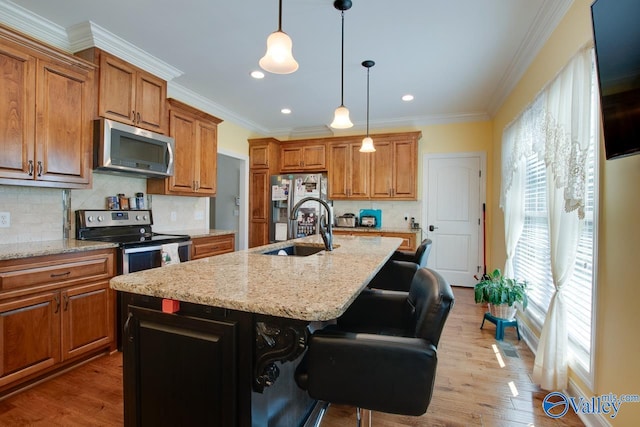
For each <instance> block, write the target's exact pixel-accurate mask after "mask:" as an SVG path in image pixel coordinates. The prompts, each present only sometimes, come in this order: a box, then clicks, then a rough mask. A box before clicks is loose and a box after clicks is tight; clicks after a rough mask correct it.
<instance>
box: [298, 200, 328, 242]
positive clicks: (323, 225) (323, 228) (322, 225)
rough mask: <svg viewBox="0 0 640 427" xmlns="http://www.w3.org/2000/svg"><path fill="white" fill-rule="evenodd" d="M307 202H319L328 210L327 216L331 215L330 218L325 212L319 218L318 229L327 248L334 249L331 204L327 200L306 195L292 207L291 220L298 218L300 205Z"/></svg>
mask: <svg viewBox="0 0 640 427" xmlns="http://www.w3.org/2000/svg"><path fill="white" fill-rule="evenodd" d="M306 202H319V203H320V204H321V205H323V206H324V207H325V209H326V210H327V216H329V218H327V217H326V216H325V214H322V215H321V216H320V218H319V220H318V229H319V230H320V236H321V237H322V241H323V242H324V248H325V250H327V251H332V250H333V228H332V225H331V206H329V204H328V203H327V202H326V201H325V200H322V199H319V198H317V197H305V198H304V199H302V200H300V201H299V202H298V203H296V205H295V206H294V207H293V209H291V215H290V216H289V219H290V220H291V221H295V220H296V219H298V210H299V209H300V206H302V205H303V204H304V203H306ZM327 219H328V220H327Z"/></svg>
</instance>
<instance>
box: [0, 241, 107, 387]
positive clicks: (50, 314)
mask: <svg viewBox="0 0 640 427" xmlns="http://www.w3.org/2000/svg"><path fill="white" fill-rule="evenodd" d="M114 275H115V253H114V250H113V249H106V250H96V251H88V252H83V253H79V254H78V253H76V254H74V253H71V254H60V255H50V256H38V257H32V258H27V259H17V260H4V261H0V342H2V346H3V354H4V356H3V357H2V358H0V394H1V393H3V392H5V391H9V390H12V389H15V388H16V387H18V386H20V385H21V384H23V383H26V382H29V381H32V380H35V379H38V378H41V377H43V376H45V375H47V374H49V373H53V372H54V371H57V370H58V369H61V368H64V367H67V366H69V365H71V364H73V363H77V362H79V361H81V360H83V359H84V358H86V357H88V356H91V355H93V354H96V353H98V352H102V351H107V350H110V349H111V350H113V349H115V339H114V337H115V334H114V332H115V330H114V327H115V301H114V297H113V291H112V290H111V289H110V288H109V279H110V278H111V277H113V276H114Z"/></svg>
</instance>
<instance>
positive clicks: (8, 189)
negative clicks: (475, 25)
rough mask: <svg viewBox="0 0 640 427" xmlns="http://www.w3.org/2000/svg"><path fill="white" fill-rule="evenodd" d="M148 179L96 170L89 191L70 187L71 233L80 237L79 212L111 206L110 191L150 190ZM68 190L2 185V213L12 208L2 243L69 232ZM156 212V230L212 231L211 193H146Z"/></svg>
mask: <svg viewBox="0 0 640 427" xmlns="http://www.w3.org/2000/svg"><path fill="white" fill-rule="evenodd" d="M146 188H147V180H146V178H135V177H129V176H119V175H109V174H103V173H94V174H93V186H92V188H91V189H88V190H71V191H70V194H71V197H70V199H71V205H70V207H69V209H68V212H69V214H70V220H71V228H70V232H69V236H70V237H74V236H75V211H76V210H78V209H106V198H107V196H115V195H116V194H118V193H124V194H125V195H127V196H128V197H131V196H134V195H135V193H139V192H141V193H146ZM65 191H67V192H68V190H61V189H55V188H39V187H21V186H11V185H0V212H9V214H10V217H11V226H10V227H8V228H0V244H3V243H24V242H38V241H46V240H58V239H62V238H63V237H64V223H65V209H66V207H65V203H64V199H65ZM147 200H148V203H149V206H150V207H151V209H152V211H153V220H154V225H153V230H154V231H157V232H167V231H175V232H180V231H185V230H202V231H204V230H207V229H208V228H209V198H208V197H181V196H159V195H150V196H147Z"/></svg>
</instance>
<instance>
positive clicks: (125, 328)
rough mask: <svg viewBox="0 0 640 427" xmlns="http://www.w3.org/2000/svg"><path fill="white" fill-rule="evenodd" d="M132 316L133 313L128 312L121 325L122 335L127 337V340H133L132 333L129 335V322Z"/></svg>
mask: <svg viewBox="0 0 640 427" xmlns="http://www.w3.org/2000/svg"><path fill="white" fill-rule="evenodd" d="M132 317H133V313H131V312H129V314H128V315H127V320H126V321H125V322H124V326H123V327H122V331H123V332H124V336H125V337H127V339H128V340H129V342H133V335H131V334H130V333H129V330H130V327H131V326H130V322H131V318H132Z"/></svg>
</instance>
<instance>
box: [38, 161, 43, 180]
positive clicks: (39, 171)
mask: <svg viewBox="0 0 640 427" xmlns="http://www.w3.org/2000/svg"><path fill="white" fill-rule="evenodd" d="M43 171H44V167H43V166H42V162H41V161H40V160H38V176H42V172H43Z"/></svg>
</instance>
